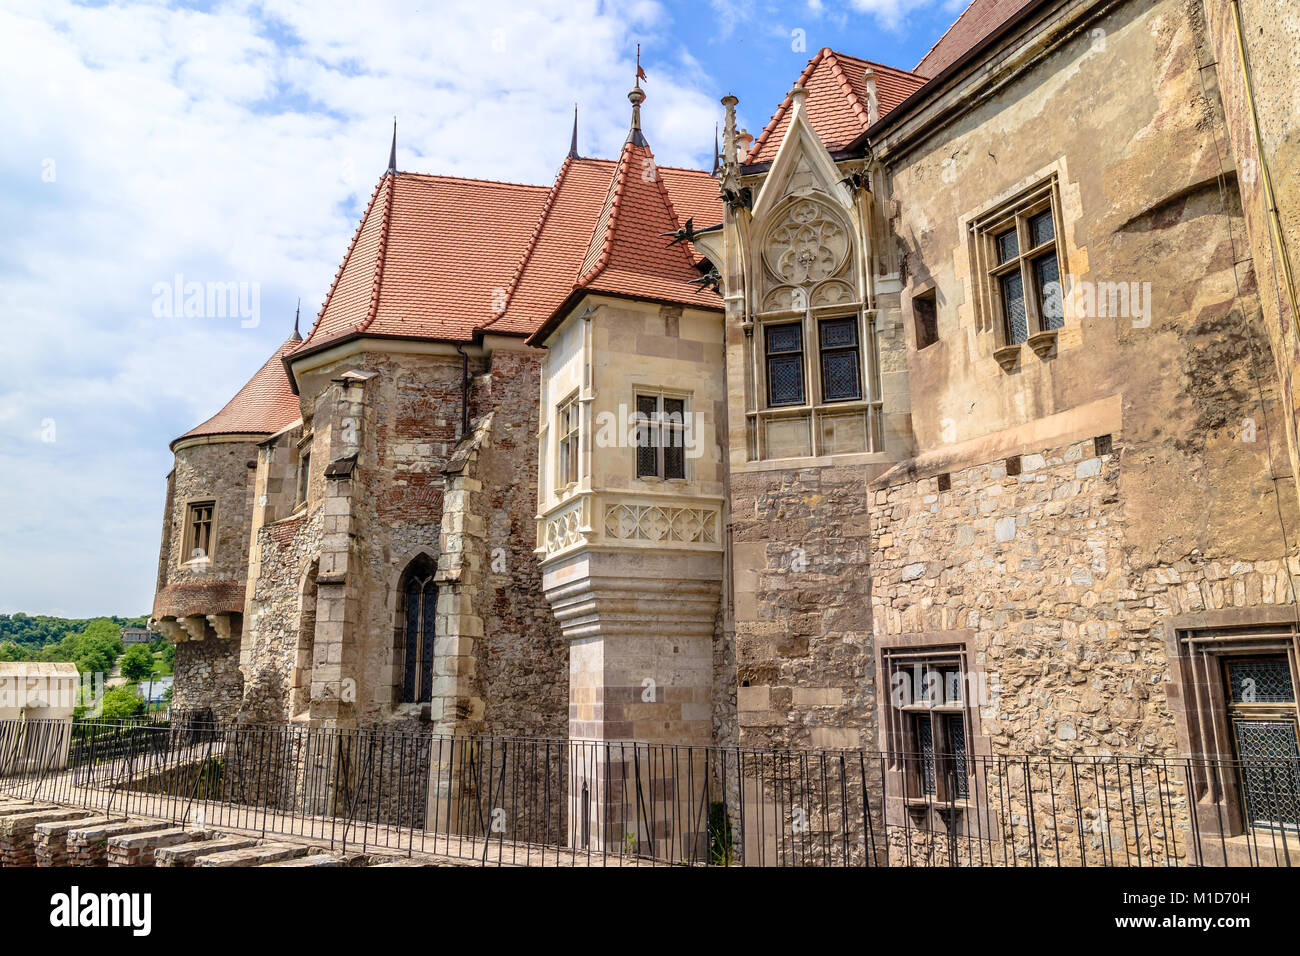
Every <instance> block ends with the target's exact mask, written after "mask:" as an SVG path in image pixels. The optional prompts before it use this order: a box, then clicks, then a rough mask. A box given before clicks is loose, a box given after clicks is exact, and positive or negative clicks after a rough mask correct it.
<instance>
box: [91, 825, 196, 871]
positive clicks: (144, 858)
mask: <svg viewBox="0 0 1300 956" xmlns="http://www.w3.org/2000/svg"><path fill="white" fill-rule="evenodd" d="M205 837H206V834H204V833H202V832H201V831H194V830H185V829H182V828H180V827H169V828H167V829H165V830H150V831H148V832H145V833H132V834H124V835H120V836H113V837H109V840H108V854H107V856H108V865H109V866H153V865H154V853H155V851H157V850H158V849H159V848H160V847H165V846H176V845H178V844H181V843H193V842H195V841H198V840H202V839H205Z"/></svg>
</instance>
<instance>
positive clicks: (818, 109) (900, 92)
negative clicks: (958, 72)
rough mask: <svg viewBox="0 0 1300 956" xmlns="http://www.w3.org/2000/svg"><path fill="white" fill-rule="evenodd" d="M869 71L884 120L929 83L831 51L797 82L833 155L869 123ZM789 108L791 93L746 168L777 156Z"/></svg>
mask: <svg viewBox="0 0 1300 956" xmlns="http://www.w3.org/2000/svg"><path fill="white" fill-rule="evenodd" d="M868 71H869V72H870V73H871V74H872V75H873V76H874V78H875V84H876V98H877V107H878V109H879V114H880V116H884V115H885V114H886V113H888V112H889V111H890V110H892V109H893V108H894V107H896V106H897V105H898V104H899V103H901V102H903V100H905V99H907V97H908V96H910V95H911V94H912V93H914V92H916V90H918V89H920V88H921V87H922V86H923V85H924V84H925V80H926V78H925V77H923V76H918V75H916V74H915V73H909V72H908V71H906V70H900V69H897V68H895V67H892V66H885V65H884V64H882V63H873V62H871V61H870V60H863V59H860V58H858V57H855V56H847V55H846V54H843V53H836V52H835V51H834V50H832V49H831V48H830V47H822V49H821V50H819V51H818V52H817V55H816V56H815V57H813V58H812V59H811V60H809V61H808V65H807V66H806V67H805V68H804V71H803V73H802V74H801V75H800V76H799V80H798V82H799V83H801V84H802V85H803V87H804V90H805V93H806V95H805V97H804V108H805V109H806V110H807V113H808V120H809V122H810V123H811V124H812V127H813V129H814V130H815V131H816V132H817V136H818V138H819V139H820V140H821V141H822V144H823V145H824V146H825V147H826V148H827V149H828V150H830V151H832V152H834V151H835V150H837V149H843V148H844V147H845V146H847V145H849V144H850V143H851V142H853V141H854V140H855V139H857V138H858V136H860V135H861V133H862V131H863V130H865V129H866V128H867V126H868V125H869V110H870V107H869V103H870V97H871V93H870V88H869V84H868V82H867V73H868ZM791 104H792V100H791V98H790V95H789V94H788V93H787V94H786V97H785V99H783V100H782V101H781V105H780V106H778V107H777V109H776V112H775V113H773V114H772V118H771V119H770V120H769V121H768V123H767V126H765V127H764V128H763V132H762V133H761V134H760V135H759V137H758V139H756V140H755V141H754V145H753V146H751V147H750V150H749V155H748V156H746V157H745V162H746V164H750V165H752V164H755V163H765V162H771V161H772V160H773V159H775V158H776V153H777V150H778V149H780V148H781V142H782V140H784V139H785V134H786V131H787V130H788V129H789V128H790V107H791Z"/></svg>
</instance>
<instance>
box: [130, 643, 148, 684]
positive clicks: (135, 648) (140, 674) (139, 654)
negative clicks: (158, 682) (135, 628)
mask: <svg viewBox="0 0 1300 956" xmlns="http://www.w3.org/2000/svg"><path fill="white" fill-rule="evenodd" d="M153 666H154V664H153V653H152V652H151V651H150V650H149V645H148V644H132V645H131V646H130V647H129V648H127V651H126V653H125V654H123V655H122V676H123V677H125V678H126V679H127V680H130V681H142V680H144V679H145V678H147V677H148V676H149V675H150V674H152V673H153Z"/></svg>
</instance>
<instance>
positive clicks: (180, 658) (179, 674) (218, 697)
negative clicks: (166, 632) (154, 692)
mask: <svg viewBox="0 0 1300 956" xmlns="http://www.w3.org/2000/svg"><path fill="white" fill-rule="evenodd" d="M239 643H240V642H239V634H238V633H234V634H232V635H231V637H230V638H229V639H228V640H223V639H220V638H211V639H208V640H203V641H181V642H180V643H179V644H177V645H176V660H175V663H174V664H173V674H174V677H175V680H174V681H173V683H172V702H171V706H172V710H173V711H182V712H195V711H210V712H211V714H212V719H213V720H218V721H227V720H234V719H235V717H236V716H238V714H239V710H240V706H241V704H242V702H243V699H244V677H243V674H241V673H240V670H239Z"/></svg>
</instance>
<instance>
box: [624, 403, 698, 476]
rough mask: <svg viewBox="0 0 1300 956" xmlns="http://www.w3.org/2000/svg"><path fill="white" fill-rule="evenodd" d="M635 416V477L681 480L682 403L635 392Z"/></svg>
mask: <svg viewBox="0 0 1300 956" xmlns="http://www.w3.org/2000/svg"><path fill="white" fill-rule="evenodd" d="M636 417H637V427H636V476H637V477H638V478H685V477H686V400H685V399H684V398H674V397H671V396H668V395H661V394H641V393H639V394H638V395H637V396H636Z"/></svg>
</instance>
